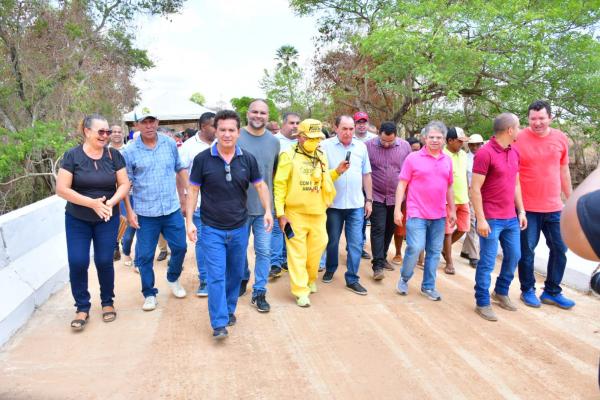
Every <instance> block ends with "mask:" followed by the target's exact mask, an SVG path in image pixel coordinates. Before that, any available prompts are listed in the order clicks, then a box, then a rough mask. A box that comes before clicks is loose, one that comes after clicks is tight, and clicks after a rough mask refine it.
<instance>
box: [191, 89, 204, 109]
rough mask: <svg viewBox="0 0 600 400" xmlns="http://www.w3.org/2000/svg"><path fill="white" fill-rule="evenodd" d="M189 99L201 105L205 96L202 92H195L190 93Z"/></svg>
mask: <svg viewBox="0 0 600 400" xmlns="http://www.w3.org/2000/svg"><path fill="white" fill-rule="evenodd" d="M190 101H192V102H194V103H196V104H198V105H199V106H203V105H204V104H205V103H206V98H205V97H204V95H203V94H202V93H200V92H196V93H194V94H192V96H191V97H190Z"/></svg>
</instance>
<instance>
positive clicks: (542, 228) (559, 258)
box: [519, 211, 567, 296]
mask: <svg viewBox="0 0 600 400" xmlns="http://www.w3.org/2000/svg"><path fill="white" fill-rule="evenodd" d="M540 232H544V236H545V237H546V245H547V246H548V248H549V249H550V257H549V258H548V267H547V271H546V281H545V282H544V291H545V292H546V293H548V294H549V295H551V296H555V295H557V294H559V293H560V292H561V290H562V289H561V288H560V283H561V281H562V278H563V275H564V274H565V267H566V266H567V255H566V253H567V246H566V245H565V243H564V242H563V240H562V237H561V235H560V211H556V212H550V213H537V212H529V211H527V229H525V230H524V231H521V260H520V261H519V281H520V282H521V291H522V292H526V291H528V290H531V289H534V290H535V275H534V269H533V262H534V259H535V248H536V247H537V244H538V242H539V240H540Z"/></svg>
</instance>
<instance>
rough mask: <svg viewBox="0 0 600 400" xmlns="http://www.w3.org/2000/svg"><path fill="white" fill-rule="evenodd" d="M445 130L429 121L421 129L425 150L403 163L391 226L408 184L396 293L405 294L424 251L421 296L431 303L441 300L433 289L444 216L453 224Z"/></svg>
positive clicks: (399, 213)
mask: <svg viewBox="0 0 600 400" xmlns="http://www.w3.org/2000/svg"><path fill="white" fill-rule="evenodd" d="M447 131H448V130H447V129H446V126H445V125H444V124H443V123H442V122H439V121H432V122H430V123H429V124H428V125H427V126H426V127H425V128H424V129H423V136H425V147H424V148H423V149H422V150H419V151H416V152H414V153H411V154H409V155H408V156H407V157H406V159H405V160H404V164H403V165H402V170H401V172H400V182H399V183H398V189H397V190H396V202H395V203H396V204H395V207H394V223H395V224H396V225H402V224H403V222H402V211H401V208H400V207H401V204H402V200H403V199H404V194H405V193H406V187H407V186H408V185H410V190H409V191H408V195H407V199H406V215H407V221H406V245H407V246H406V252H405V253H404V261H403V263H402V271H401V272H400V280H399V281H398V285H397V286H396V291H397V292H398V293H400V294H401V295H406V294H408V280H409V279H410V278H412V276H413V272H414V269H415V265H416V264H417V258H418V257H419V253H420V252H421V251H423V250H424V249H425V254H426V256H425V268H424V272H423V283H422V284H421V293H422V294H423V295H424V296H426V297H427V298H429V299H430V300H433V301H439V300H441V299H442V297H441V296H440V294H439V293H438V292H437V290H435V275H436V268H437V265H438V263H439V261H440V254H441V251H442V245H443V242H444V231H445V228H446V217H448V220H449V223H450V225H453V224H454V223H455V222H456V209H455V207H454V192H453V191H452V182H453V178H452V160H450V157H448V156H447V155H446V154H444V153H443V152H442V147H443V145H444V138H445V136H446V132H447ZM446 203H447V204H448V205H449V206H448V212H447V211H446Z"/></svg>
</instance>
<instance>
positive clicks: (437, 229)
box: [400, 218, 446, 290]
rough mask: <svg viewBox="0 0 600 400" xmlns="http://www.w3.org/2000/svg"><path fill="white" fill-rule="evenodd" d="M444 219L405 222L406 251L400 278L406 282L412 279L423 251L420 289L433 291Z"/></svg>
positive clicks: (444, 226)
mask: <svg viewBox="0 0 600 400" xmlns="http://www.w3.org/2000/svg"><path fill="white" fill-rule="evenodd" d="M445 230H446V218H440V219H422V218H409V219H408V220H407V221H406V251H405V252H404V261H403V262H402V271H401V272H400V276H401V277H402V279H403V280H404V281H406V282H408V280H409V279H410V278H412V276H413V273H414V271H415V266H416V265H417V260H418V258H419V254H420V253H421V252H422V251H423V249H424V250H425V267H424V271H423V283H422V284H421V289H427V290H430V289H435V274H436V272H437V271H436V270H437V266H438V263H439V262H440V254H441V252H442V246H443V244H444V232H445Z"/></svg>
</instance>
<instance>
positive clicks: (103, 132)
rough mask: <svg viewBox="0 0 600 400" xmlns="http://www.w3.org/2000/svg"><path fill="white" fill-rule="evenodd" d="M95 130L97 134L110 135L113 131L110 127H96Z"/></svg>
mask: <svg viewBox="0 0 600 400" xmlns="http://www.w3.org/2000/svg"><path fill="white" fill-rule="evenodd" d="M96 132H98V135H100V136H110V135H112V133H113V131H111V130H110V129H98V130H97V131H96Z"/></svg>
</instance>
